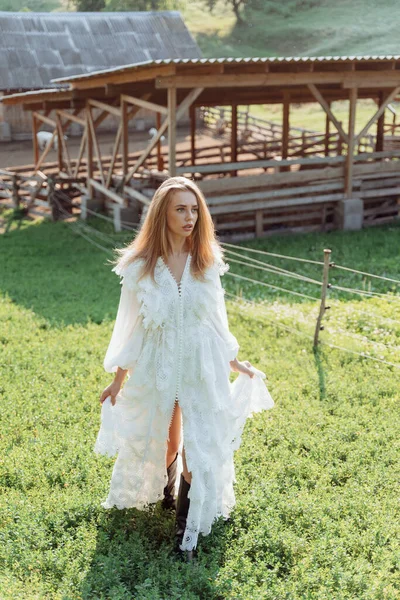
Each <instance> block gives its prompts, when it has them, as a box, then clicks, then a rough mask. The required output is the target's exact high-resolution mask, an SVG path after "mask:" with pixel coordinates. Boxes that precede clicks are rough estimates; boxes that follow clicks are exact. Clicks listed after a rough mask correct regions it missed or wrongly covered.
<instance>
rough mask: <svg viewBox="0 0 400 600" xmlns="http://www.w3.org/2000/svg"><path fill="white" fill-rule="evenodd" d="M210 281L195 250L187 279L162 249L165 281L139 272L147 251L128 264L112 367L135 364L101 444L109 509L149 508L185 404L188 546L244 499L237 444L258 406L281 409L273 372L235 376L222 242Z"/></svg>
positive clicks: (159, 272) (106, 420)
mask: <svg viewBox="0 0 400 600" xmlns="http://www.w3.org/2000/svg"><path fill="white" fill-rule="evenodd" d="M214 256H215V260H214V264H213V265H212V266H211V267H210V268H209V269H208V270H207V271H206V273H205V277H206V279H205V281H204V282H202V281H199V280H197V279H196V278H195V277H193V276H192V274H191V272H190V262H191V255H190V254H189V255H188V257H187V261H186V265H185V268H184V272H183V275H182V278H181V281H180V283H179V285H178V283H177V282H176V280H175V279H174V277H173V275H172V273H171V271H170V270H169V268H168V266H167V265H166V264H165V262H164V261H163V259H162V257H159V259H158V261H157V264H156V268H155V281H156V284H154V282H153V281H152V280H151V277H145V278H143V279H142V280H141V281H139V282H138V281H137V279H138V274H139V270H140V267H141V265H142V260H141V259H139V260H135V261H134V262H132V263H131V264H130V265H129V266H128V267H126V268H125V269H124V270H123V271H121V270H118V269H117V268H116V267H114V269H113V271H115V272H116V273H117V274H118V275H120V276H121V277H122V281H121V284H122V288H121V297H120V302H119V307H118V312H117V317H116V321H115V325H114V330H113V333H112V336H111V341H110V344H109V347H108V349H107V352H106V356H105V359H104V368H105V370H106V371H107V372H109V373H112V372H115V371H116V370H117V367H121V368H122V369H128V378H127V380H126V382H125V384H124V386H123V388H122V389H121V391H120V393H119V394H118V396H117V401H116V404H115V406H112V405H111V403H110V398H107V400H106V401H105V402H104V403H103V406H102V411H101V412H102V414H101V426H100V430H99V433H98V436H97V440H96V444H95V447H94V451H95V452H96V453H98V454H104V455H107V456H114V455H115V454H116V453H118V456H117V459H116V461H115V463H114V467H113V472H112V477H111V485H110V490H109V494H108V497H107V499H106V500H105V501H104V502H102V506H103V507H104V508H111V507H113V506H116V507H117V508H130V507H136V508H139V509H143V508H144V507H145V506H146V504H150V503H153V502H156V501H157V500H159V499H160V498H161V497H162V494H163V488H164V486H165V485H166V481H167V473H166V467H165V454H166V449H167V438H168V430H169V425H170V421H171V417H172V413H173V408H174V403H175V399H177V400H178V402H179V405H180V407H181V411H182V428H181V445H180V451H179V456H178V473H177V482H179V475H180V473H181V472H182V458H181V453H182V447H183V446H184V447H185V454H186V461H187V466H188V470H189V472H191V473H192V481H191V487H190V490H189V494H188V497H189V499H190V507H189V513H188V518H187V527H186V531H185V534H184V536H183V542H182V545H181V548H182V550H191V549H193V548H195V547H196V545H197V539H198V534H199V533H202V534H204V535H207V534H208V533H209V532H210V530H211V526H212V523H213V522H214V520H215V519H216V518H218V517H219V516H223V517H224V518H228V516H229V513H230V511H231V509H232V508H233V506H234V504H235V494H234V489H233V484H234V482H235V470H234V463H233V452H234V450H236V449H237V448H238V447H239V445H240V441H241V433H242V430H243V426H244V423H245V421H246V419H247V417H248V416H250V415H251V414H252V413H254V412H257V411H260V410H263V409H266V408H271V407H272V406H273V404H274V403H273V400H272V398H271V396H270V395H269V393H268V390H267V388H266V386H265V382H264V381H263V379H265V375H264V373H262V372H261V371H258V370H257V369H255V368H253V370H254V372H255V376H254V377H253V378H250V377H249V376H248V375H245V374H239V375H238V377H237V378H236V380H235V381H234V382H233V383H231V382H230V379H229V375H230V365H229V362H230V361H232V360H233V359H234V358H235V357H236V355H237V353H238V350H239V345H238V342H237V340H236V338H235V337H234V336H233V335H232V333H231V332H230V331H229V327H228V319H227V313H226V307H225V301H224V289H223V287H222V285H221V279H220V275H223V274H224V273H225V272H226V271H227V270H228V268H229V265H227V264H226V263H224V262H223V260H222V258H221V256H220V254H219V252H218V250H217V249H216V248H215V249H214Z"/></svg>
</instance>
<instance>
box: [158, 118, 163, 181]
mask: <svg viewBox="0 0 400 600" xmlns="http://www.w3.org/2000/svg"><path fill="white" fill-rule="evenodd" d="M156 127H157V131H158V130H159V129H160V127H161V114H160V113H157V114H156ZM157 169H158V170H159V171H162V170H163V169H164V159H163V156H162V153H161V139H160V140H158V142H157Z"/></svg>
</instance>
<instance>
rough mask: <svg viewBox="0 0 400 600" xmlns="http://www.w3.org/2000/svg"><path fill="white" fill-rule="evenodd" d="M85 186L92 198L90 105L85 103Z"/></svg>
mask: <svg viewBox="0 0 400 600" xmlns="http://www.w3.org/2000/svg"><path fill="white" fill-rule="evenodd" d="M85 111H86V164H87V169H86V178H87V179H86V187H87V190H88V192H89V198H91V199H92V198H93V186H92V185H91V184H90V183H89V181H90V179H93V137H92V129H91V127H90V114H89V111H90V106H89V104H88V103H87V104H86V108H85Z"/></svg>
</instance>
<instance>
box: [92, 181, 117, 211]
mask: <svg viewBox="0 0 400 600" xmlns="http://www.w3.org/2000/svg"><path fill="white" fill-rule="evenodd" d="M88 184H89V185H90V186H92V187H94V188H95V189H96V190H98V191H99V192H101V193H102V194H104V195H105V196H108V198H110V199H111V200H114V202H117V203H118V204H121V205H122V206H123V205H124V204H125V203H124V199H123V198H122V197H121V196H118V194H116V193H115V192H113V191H112V190H109V189H108V188H106V186H105V185H104V184H102V183H99V182H98V181H96V180H95V179H92V178H91V179H89V180H88Z"/></svg>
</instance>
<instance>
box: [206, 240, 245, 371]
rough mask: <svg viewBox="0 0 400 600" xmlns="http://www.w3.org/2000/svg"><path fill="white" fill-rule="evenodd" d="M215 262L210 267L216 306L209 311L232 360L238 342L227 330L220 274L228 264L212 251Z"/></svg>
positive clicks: (229, 358)
mask: <svg viewBox="0 0 400 600" xmlns="http://www.w3.org/2000/svg"><path fill="white" fill-rule="evenodd" d="M214 254H215V262H214V266H213V267H212V268H211V274H212V277H213V281H214V285H215V288H216V306H215V310H212V311H210V317H211V320H212V321H213V324H214V327H215V329H216V331H217V332H218V334H219V335H220V336H221V338H222V339H223V340H224V341H225V344H226V350H227V354H228V360H229V361H231V360H234V359H235V358H236V357H237V354H238V352H239V348H240V346H239V343H238V341H237V339H236V338H235V336H234V335H233V334H232V333H231V332H230V331H229V323H228V315H227V312H226V305H225V290H224V288H223V287H222V283H221V276H222V275H224V274H225V273H226V272H227V271H228V269H229V265H228V264H227V263H225V262H224V261H223V260H222V257H221V256H220V254H219V253H218V252H216V251H215V252H214Z"/></svg>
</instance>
